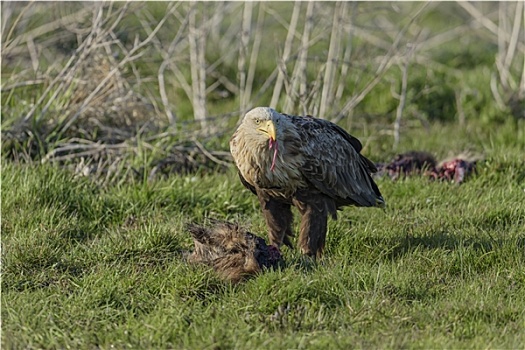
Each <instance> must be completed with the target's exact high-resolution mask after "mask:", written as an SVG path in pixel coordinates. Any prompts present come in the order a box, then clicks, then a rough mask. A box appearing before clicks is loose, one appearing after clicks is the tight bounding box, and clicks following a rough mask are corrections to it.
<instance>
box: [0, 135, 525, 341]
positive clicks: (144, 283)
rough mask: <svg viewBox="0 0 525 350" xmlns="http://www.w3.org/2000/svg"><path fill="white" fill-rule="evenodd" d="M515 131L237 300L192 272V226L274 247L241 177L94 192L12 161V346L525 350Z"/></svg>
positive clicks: (391, 197)
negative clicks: (457, 171) (318, 255)
mask: <svg viewBox="0 0 525 350" xmlns="http://www.w3.org/2000/svg"><path fill="white" fill-rule="evenodd" d="M454 129H456V128H455V127H454V126H448V127H447V126H440V127H439V129H437V128H436V130H434V131H435V132H436V133H437V135H434V134H432V135H433V136H431V137H429V135H428V134H426V133H424V132H419V133H417V132H415V133H412V134H411V138H407V139H406V140H405V141H404V144H403V147H411V146H412V145H413V144H417V142H419V145H420V146H421V147H425V146H427V147H431V146H433V147H434V149H437V150H440V149H442V150H443V152H441V153H444V150H445V149H447V147H445V144H443V141H444V140H445V139H443V138H442V139H441V140H442V141H441V142H442V143H441V148H440V147H439V146H440V145H439V142H438V140H439V138H440V135H455V132H456V131H454ZM438 130H440V132H438ZM511 130H514V131H515V130H516V129H515V128H514V129H512V128H511V127H508V128H505V127H502V128H500V129H499V130H493V131H492V132H490V133H486V134H483V133H481V132H479V133H474V132H472V133H470V138H468V137H467V139H466V140H464V141H463V142H467V141H470V142H472V143H473V144H474V145H477V143H476V139H478V138H479V139H483V140H485V141H486V142H485V146H486V148H485V149H484V150H483V151H484V153H485V161H484V162H482V163H481V164H480V166H479V171H478V174H477V175H475V176H473V177H472V178H470V179H469V180H468V181H467V182H466V183H464V184H463V185H461V186H457V185H453V184H449V183H439V182H429V181H427V180H425V179H420V178H411V179H406V180H402V181H398V182H391V181H390V180H387V179H380V180H378V183H379V186H380V188H381V190H382V192H383V194H384V196H385V198H386V199H387V201H388V208H387V209H386V210H385V211H381V210H379V209H367V208H346V209H345V210H343V211H342V212H341V213H340V215H339V220H338V221H330V223H329V234H328V242H327V249H326V252H325V256H324V257H323V259H322V260H321V261H320V262H318V263H312V262H310V261H308V260H305V259H304V258H302V257H301V256H300V255H299V253H298V252H297V251H291V250H288V249H285V250H284V253H285V260H286V264H285V266H284V267H283V268H282V269H280V270H277V271H268V272H266V273H264V274H263V275H260V276H258V277H257V278H255V279H252V280H249V281H248V282H246V283H244V284H241V285H237V286H232V285H229V284H226V283H223V282H221V281H220V280H219V279H218V278H217V276H216V275H215V274H214V273H213V271H211V270H209V269H208V268H206V267H200V266H189V265H187V264H186V263H185V262H184V260H183V252H184V251H187V250H190V249H191V247H192V243H191V239H190V236H189V234H188V233H187V232H185V230H184V224H185V223H186V222H188V221H197V222H202V220H203V219H204V217H206V216H211V217H215V218H221V219H228V220H236V221H240V222H242V223H244V224H245V225H248V226H249V228H250V229H251V230H253V231H254V232H256V233H259V234H260V235H263V236H265V226H264V222H263V219H262V217H261V215H260V213H259V208H258V204H257V200H256V198H255V197H254V196H252V195H251V193H249V191H247V190H245V189H243V187H242V185H241V184H240V182H239V181H238V179H237V176H236V174H235V172H234V171H233V170H232V171H229V172H227V173H224V174H214V175H194V176H186V177H179V176H171V177H168V178H166V179H163V180H156V181H152V182H128V183H121V184H119V185H109V186H107V187H100V186H98V185H96V184H95V183H94V182H92V181H90V180H88V179H85V178H75V177H74V176H73V175H72V174H71V173H70V172H68V171H66V170H63V169H59V168H56V167H51V166H49V165H43V166H42V165H40V166H35V165H24V164H15V163H11V162H9V161H4V162H3V164H2V174H1V180H2V346H3V347H4V348H5V349H20V348H79V349H82V348H88V349H90V348H94V347H100V348H111V347H112V346H115V347H116V348H134V349H136V348H187V349H205V348H217V349H218V348H220V349H225V348H244V349H252V348H275V349H287V348H311V349H317V348H331V349H332V348H341V349H346V348H523V346H524V345H525V333H524V332H523V329H524V327H525V299H524V298H523V296H524V295H525V204H524V203H525V192H524V190H525V163H524V161H523V152H522V150H523V142H524V141H523V135H522V134H520V133H515V132H514V134H513V133H512V131H511ZM512 136H514V137H513V138H511V137H512ZM487 140H491V141H487ZM479 144H481V142H479ZM448 147H449V148H452V149H454V147H456V148H460V147H461V141H459V140H458V139H454V141H453V143H452V145H451V144H450V142H449V143H448ZM372 149H373V148H372ZM427 149H428V148H427ZM376 151H377V152H374V153H375V154H379V152H380V150H376ZM438 152H439V151H438ZM378 157H379V156H378ZM375 158H377V157H375ZM296 224H297V220H296ZM296 227H297V225H296Z"/></svg>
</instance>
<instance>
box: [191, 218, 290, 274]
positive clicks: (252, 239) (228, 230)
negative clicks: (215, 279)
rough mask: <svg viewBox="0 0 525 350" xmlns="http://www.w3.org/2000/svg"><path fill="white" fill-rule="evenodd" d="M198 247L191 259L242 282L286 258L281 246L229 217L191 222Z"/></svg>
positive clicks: (275, 265)
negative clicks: (198, 222) (283, 255)
mask: <svg viewBox="0 0 525 350" xmlns="http://www.w3.org/2000/svg"><path fill="white" fill-rule="evenodd" d="M188 231H189V232H190V234H191V236H192V237H193V240H194V243H195V250H194V251H193V252H192V253H191V254H190V255H189V257H188V261H189V262H191V263H204V264H206V265H209V266H212V267H213V268H214V270H215V271H216V272H217V273H218V275H219V276H220V277H221V278H222V279H223V280H226V281H231V282H233V283H238V282H241V281H243V280H246V279H248V278H250V277H252V276H254V275H256V274H258V273H260V272H262V271H263V270H264V269H267V268H275V267H277V266H278V265H279V263H280V262H281V261H282V257H281V253H280V251H279V249H278V248H277V247H275V246H273V245H267V244H266V241H265V240H264V239H263V238H261V237H258V236H256V235H254V234H253V233H250V232H248V231H246V230H245V229H243V228H242V227H241V226H240V225H238V224H234V223H231V222H227V221H218V220H210V225H207V226H202V225H197V224H195V223H191V224H189V225H188Z"/></svg>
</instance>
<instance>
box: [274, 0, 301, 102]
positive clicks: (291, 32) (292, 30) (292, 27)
mask: <svg viewBox="0 0 525 350" xmlns="http://www.w3.org/2000/svg"><path fill="white" fill-rule="evenodd" d="M300 10H301V2H300V1H296V2H295V3H294V7H293V11H292V17H291V19H290V24H289V25H288V26H287V28H288V31H287V34H286V39H285V41H284V48H283V54H282V56H281V60H280V62H279V64H278V65H279V66H280V67H282V68H281V69H279V73H278V75H277V80H276V81H275V85H274V88H273V94H272V99H271V100H270V107H272V108H277V103H278V102H279V98H280V97H281V91H282V88H283V84H284V80H285V74H286V63H287V62H288V58H289V57H290V52H291V51H292V44H293V39H294V37H295V35H296V28H297V22H298V20H299V12H300Z"/></svg>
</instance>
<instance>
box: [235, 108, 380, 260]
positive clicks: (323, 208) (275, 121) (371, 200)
mask: <svg viewBox="0 0 525 350" xmlns="http://www.w3.org/2000/svg"><path fill="white" fill-rule="evenodd" d="M361 149H362V145H361V142H359V140H358V139H356V138H355V137H353V136H351V135H349V134H348V133H347V132H346V131H345V130H343V129H342V128H341V127H339V126H338V125H336V124H334V123H331V122H329V121H327V120H324V119H319V118H314V117H311V116H305V117H300V116H293V115H287V114H283V113H279V112H277V111H275V110H273V109H272V108H268V107H257V108H254V109H252V110H251V111H249V112H248V113H246V115H245V116H244V118H243V120H242V122H241V124H240V125H239V127H238V128H237V130H236V131H235V133H234V134H233V136H232V138H231V140H230V150H231V153H232V156H233V159H234V161H235V164H236V166H237V168H238V170H239V175H240V178H241V181H242V183H243V184H244V185H245V186H246V187H247V188H248V189H250V190H251V191H252V192H253V193H254V194H256V195H257V197H258V198H259V201H260V204H261V208H262V212H263V214H264V217H265V219H266V223H267V225H268V228H269V238H270V242H271V243H272V244H273V245H276V246H278V247H279V246H280V245H282V244H283V243H284V244H286V245H288V246H290V247H291V242H290V237H291V236H293V233H292V222H293V215H292V211H291V205H294V206H295V207H297V209H298V210H299V212H300V214H301V227H300V234H299V247H300V248H301V251H302V252H303V253H304V254H307V255H310V256H313V257H319V256H320V255H321V253H322V250H323V248H324V244H325V239H326V230H327V219H328V215H329V214H330V215H331V216H332V218H334V219H336V217H337V216H336V212H337V209H339V208H340V207H342V206H346V205H355V206H361V207H374V206H380V207H383V206H384V205H385V201H384V199H383V197H382V196H381V193H380V192H379V189H378V187H377V185H376V184H375V183H374V181H373V180H372V177H371V175H370V174H371V173H373V172H376V171H377V169H376V167H375V165H374V163H372V162H371V161H370V160H368V159H367V158H365V157H364V156H363V155H361V154H360V151H361Z"/></svg>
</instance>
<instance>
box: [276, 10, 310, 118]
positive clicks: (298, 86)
mask: <svg viewBox="0 0 525 350" xmlns="http://www.w3.org/2000/svg"><path fill="white" fill-rule="evenodd" d="M314 4H315V3H314V2H313V1H310V2H308V5H307V6H306V14H305V18H306V19H305V24H304V28H303V35H302V38H301V46H300V48H299V54H298V56H297V62H296V63H295V66H294V70H293V73H292V77H291V84H290V85H289V86H287V89H286V90H287V91H286V92H287V96H286V100H285V103H284V110H285V111H291V110H292V109H293V106H294V105H295V99H296V96H301V95H303V94H304V93H305V92H306V81H307V78H306V66H307V57H308V47H309V42H310V35H311V33H312V30H313V25H314V21H313V17H312V14H313V10H314Z"/></svg>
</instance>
